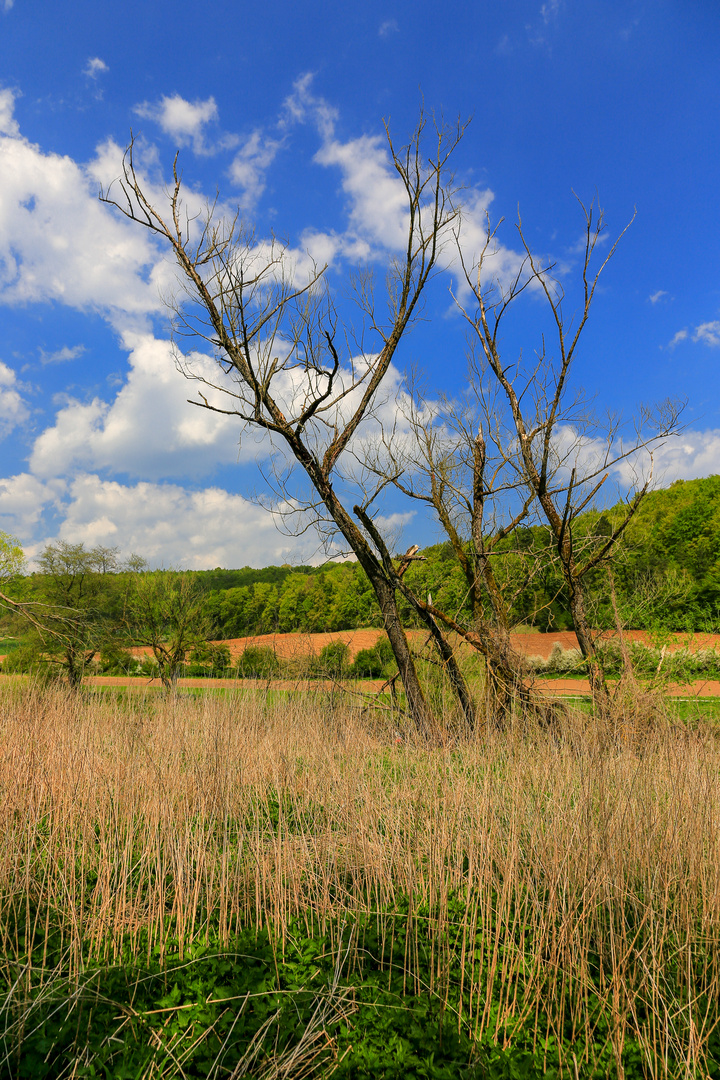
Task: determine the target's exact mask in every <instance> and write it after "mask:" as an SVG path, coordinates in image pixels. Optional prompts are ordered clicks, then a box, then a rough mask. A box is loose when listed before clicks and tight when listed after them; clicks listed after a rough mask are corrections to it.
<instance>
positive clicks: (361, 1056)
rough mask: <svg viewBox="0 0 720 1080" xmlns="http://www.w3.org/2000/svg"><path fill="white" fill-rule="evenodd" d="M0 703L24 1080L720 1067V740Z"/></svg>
mask: <svg viewBox="0 0 720 1080" xmlns="http://www.w3.org/2000/svg"><path fill="white" fill-rule="evenodd" d="M0 693H1V695H2V697H1V698H0V731H1V736H0V737H1V746H2V751H1V754H0V784H1V785H2V802H1V803H0V813H1V814H2V828H1V829H0V905H1V908H2V916H1V919H0V928H1V932H2V942H1V943H0V955H1V956H2V960H1V961H0V970H1V972H2V1013H1V1016H0V1055H1V1059H0V1075H2V1076H3V1077H17V1078H24V1077H28V1078H30V1077H32V1078H40V1077H81V1076H82V1077H86V1076H87V1077H89V1076H104V1077H118V1078H120V1077H133V1078H135V1077H147V1078H148V1080H149V1078H155V1077H157V1078H160V1077H163V1078H170V1077H173V1078H174V1077H177V1078H180V1077H187V1078H190V1077H202V1078H207V1077H212V1078H220V1077H235V1078H239V1077H243V1076H256V1077H266V1078H270V1077H277V1078H279V1077H288V1078H290V1077H311V1076H329V1075H335V1076H338V1077H358V1078H359V1077H387V1078H390V1077H393V1078H394V1077H397V1078H400V1077H438V1078H441V1077H518V1078H521V1077H536V1076H537V1077H539V1076H567V1077H595V1076H597V1077H600V1076H619V1077H622V1076H624V1077H663V1076H668V1077H675V1076H678V1077H679V1076H683V1077H696V1076H697V1077H699V1076H713V1077H714V1076H720V1030H719V1029H718V1021H719V1020H720V828H719V826H720V742H719V741H718V738H717V735H716V732H715V729H714V727H713V726H712V725H711V724H709V723H707V722H704V721H702V720H700V719H693V718H692V717H691V718H690V719H689V720H684V721H683V722H682V723H681V722H679V721H678V720H677V719H672V718H671V717H670V716H669V715H665V714H664V712H663V709H662V703H661V702H659V701H657V700H654V699H653V700H652V701H649V702H648V701H646V702H645V708H644V709H643V708H641V707H640V706H638V708H637V709H636V711H635V718H634V720H633V722H632V723H629V722H627V720H626V719H624V718H623V717H621V716H619V717H617V718H616V719H615V720H614V721H608V722H606V723H605V724H603V725H602V726H601V725H599V724H598V722H597V721H596V720H595V719H594V718H593V717H592V716H591V715H590V714H589V713H587V712H582V711H578V712H569V713H568V715H567V717H566V719H565V720H564V721H563V728H562V730H561V729H559V728H558V729H556V730H555V731H553V732H548V731H543V730H539V729H533V728H531V727H528V726H527V725H522V724H520V722H518V726H517V727H515V728H514V729H512V730H507V731H504V732H488V731H478V732H476V733H474V734H472V735H469V734H468V733H463V732H462V731H456V732H447V733H445V734H446V738H445V740H444V745H438V746H435V747H428V746H427V745H426V744H422V743H420V742H418V741H416V740H414V739H413V737H412V735H411V734H410V733H409V732H407V731H404V730H403V729H402V727H401V724H400V720H399V718H398V717H397V716H394V715H392V713H380V714H377V715H368V714H367V713H366V714H361V713H360V712H359V711H358V710H353V709H352V708H351V707H350V706H348V705H347V704H346V703H345V702H344V701H343V700H342V699H338V698H337V697H335V696H332V695H328V694H326V693H325V694H323V693H317V694H316V695H311V694H308V693H305V694H302V695H280V694H275V695H268V694H263V693H257V692H256V693H243V692H240V691H239V692H237V693H235V694H225V695H223V696H218V697H213V696H211V695H210V694H207V695H202V696H199V697H198V696H195V697H187V698H184V697H178V698H176V699H174V700H173V699H172V698H170V699H160V698H159V697H158V696H157V695H156V696H152V697H151V696H148V697H147V698H143V697H141V696H140V695H121V696H117V697H110V696H107V695H104V696H103V695H97V696H90V695H88V694H84V695H83V694H71V693H68V692H67V691H65V690H63V689H62V688H46V689H40V688H38V687H32V686H31V685H24V686H23V685H21V684H20V683H16V684H14V685H13V684H10V683H8V684H5V685H3V686H2V687H1V688H0ZM640 704H642V703H640Z"/></svg>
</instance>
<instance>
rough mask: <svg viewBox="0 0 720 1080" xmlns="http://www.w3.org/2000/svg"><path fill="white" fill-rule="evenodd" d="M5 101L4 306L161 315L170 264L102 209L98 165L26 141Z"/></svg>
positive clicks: (141, 233)
mask: <svg viewBox="0 0 720 1080" xmlns="http://www.w3.org/2000/svg"><path fill="white" fill-rule="evenodd" d="M2 101H3V103H4V107H5V112H4V116H5V121H4V126H5V134H4V135H0V302H2V303H5V304H22V303H28V302H43V301H44V302H48V301H58V302H60V303H62V304H65V305H67V306H69V307H73V308H77V309H82V310H100V311H102V312H103V314H106V315H108V314H110V315H111V316H112V314H113V313H114V314H116V315H117V316H118V317H119V316H122V317H123V318H124V319H128V318H130V317H137V316H146V315H148V314H151V313H153V312H156V311H158V310H159V309H160V308H161V306H162V305H161V303H160V299H159V295H158V291H159V286H160V282H161V280H162V271H163V266H164V264H163V259H162V256H161V255H160V253H159V251H158V249H157V247H156V245H155V244H154V243H153V242H152V240H151V238H150V237H149V235H148V234H147V231H146V230H143V229H132V228H128V227H127V223H126V222H124V221H122V220H120V219H119V218H118V217H116V216H115V215H114V214H113V213H112V212H111V211H110V210H109V208H108V207H106V206H104V205H103V204H102V203H100V202H99V201H98V198H97V181H96V176H95V173H94V169H93V167H92V164H91V166H83V165H79V164H77V163H76V162H74V161H73V160H72V159H70V158H69V157H61V156H60V155H59V154H52V153H49V154H45V153H43V152H42V151H41V150H40V148H39V147H37V146H35V145H33V144H32V143H30V142H28V141H27V140H26V139H24V138H22V137H20V136H19V135H18V134H17V131H16V130H13V128H12V118H11V114H9V113H8V106H9V105H10V104H11V101H12V98H11V97H10V98H8V96H7V92H6V93H5V96H4V98H3V99H2ZM8 120H9V121H10V122H9V124H8ZM117 165H119V158H118V160H117V164H116V168H117ZM115 175H117V172H116V174H115Z"/></svg>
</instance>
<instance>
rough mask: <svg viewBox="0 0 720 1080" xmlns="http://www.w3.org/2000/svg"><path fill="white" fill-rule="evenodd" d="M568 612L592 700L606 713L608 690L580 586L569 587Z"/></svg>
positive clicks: (608, 698)
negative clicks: (585, 665) (585, 668)
mask: <svg viewBox="0 0 720 1080" xmlns="http://www.w3.org/2000/svg"><path fill="white" fill-rule="evenodd" d="M570 613H571V615H572V619H573V627H574V629H575V635H576V637H577V639H578V645H579V646H580V652H581V653H582V654H583V657H584V659H585V662H586V664H587V671H588V681H589V682H590V693H591V695H592V699H593V702H594V703H595V706H596V708H598V709H599V710H600V712H601V713H607V712H608V710H609V708H610V691H609V690H608V685H607V680H606V679H605V672H604V671H603V668H602V665H601V663H600V661H599V659H598V654H597V649H596V647H595V638H594V636H593V633H592V627H591V626H590V622H589V620H588V617H587V610H586V608H585V596H584V590H583V589H582V588H571V590H570Z"/></svg>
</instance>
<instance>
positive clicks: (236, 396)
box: [100, 118, 463, 734]
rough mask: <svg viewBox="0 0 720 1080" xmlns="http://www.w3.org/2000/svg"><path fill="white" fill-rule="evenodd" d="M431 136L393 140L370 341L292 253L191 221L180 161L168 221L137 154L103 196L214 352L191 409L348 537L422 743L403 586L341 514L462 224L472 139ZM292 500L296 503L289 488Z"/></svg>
mask: <svg viewBox="0 0 720 1080" xmlns="http://www.w3.org/2000/svg"><path fill="white" fill-rule="evenodd" d="M425 126H426V125H425V121H424V119H423V118H421V120H420V123H419V124H418V127H417V129H416V131H415V133H414V135H413V137H412V139H411V140H410V142H409V144H408V145H407V146H406V147H404V148H402V149H396V147H395V146H394V144H393V142H392V140H391V138H390V136H389V134H388V146H389V152H390V160H391V162H392V165H393V167H394V170H395V173H396V175H397V178H398V180H399V183H400V184H401V185H402V188H403V191H404V195H405V220H406V226H407V230H406V243H405V246H404V249H403V251H402V254H401V255H398V257H397V258H396V259H393V260H392V261H391V263H390V265H389V267H388V273H387V289H386V294H385V295H386V303H385V310H384V312H381V311H380V310H379V308H378V306H377V305H376V302H375V298H374V294H373V285H372V278H371V276H370V275H365V276H362V277H360V278H358V279H357V280H356V281H354V282H353V283H352V284H353V290H352V291H353V298H354V301H355V303H356V305H357V310H358V312H359V315H360V322H361V323H362V328H361V329H360V330H356V329H355V328H353V327H351V326H349V325H343V326H339V317H338V314H337V311H336V310H335V308H334V306H333V304H332V302H331V299H330V296H329V292H328V290H327V288H326V287H325V284H324V277H323V275H324V270H323V269H322V268H313V270H312V271H311V273H310V275H309V278H308V280H307V282H305V283H304V284H300V285H298V284H296V283H295V282H294V281H293V278H292V274H291V272H290V269H289V266H288V258H289V256H288V249H287V248H286V247H285V246H284V245H282V244H279V243H278V242H277V241H273V242H272V243H269V244H263V243H260V242H257V241H256V240H255V237H254V236H253V235H252V234H251V233H247V232H245V231H243V229H242V227H241V225H240V223H239V221H238V220H237V219H235V220H234V221H225V220H222V219H221V218H219V217H218V216H217V214H216V212H215V209H214V208H210V210H209V211H208V214H207V216H206V218H205V220H204V221H203V222H201V223H198V222H191V221H189V220H188V219H187V217H186V216H185V214H184V212H183V207H182V198H181V188H182V184H181V178H180V175H179V173H178V170H177V157H176V159H175V165H174V169H173V175H174V184H173V187H172V190H171V191H170V192H169V193H168V204H167V206H166V207H165V208H160V209H159V208H157V207H156V206H154V205H152V203H151V202H150V200H149V198H148V196H147V195H146V193H145V190H144V188H143V184H142V182H141V180H140V177H139V176H138V173H137V170H136V167H135V163H134V159H133V144H132V142H131V144H130V146H129V148H128V150H127V152H126V154H125V158H124V167H123V175H122V177H121V178H120V180H119V181H118V182H117V183H118V185H119V189H118V190H117V193H116V194H114V193H113V191H112V190H110V191H104V192H101V196H100V197H101V199H103V201H105V202H108V203H111V204H112V205H114V206H115V207H117V208H118V209H119V210H121V211H122V213H123V214H125V215H126V216H127V217H128V218H130V219H131V220H132V221H134V222H137V223H139V224H141V225H143V226H145V227H146V228H147V229H149V230H150V231H151V232H152V233H154V234H156V235H157V236H159V237H160V238H161V240H162V241H164V242H166V243H167V244H168V245H169V246H170V249H171V250H172V252H173V253H174V256H175V259H176V260H177V264H178V266H179V268H180V271H181V277H182V279H183V281H184V284H185V292H184V296H183V298H182V300H181V301H180V302H176V303H175V305H174V315H175V332H176V335H177V334H181V333H184V334H191V335H194V336H199V337H201V338H203V339H204V340H205V341H207V342H210V343H211V344H212V345H213V347H214V348H215V350H216V359H217V364H218V377H217V379H211V380H208V379H207V378H205V377H201V376H200V375H199V374H198V372H197V370H196V369H193V368H192V367H191V366H190V365H188V364H187V363H186V362H184V361H182V360H181V367H182V370H183V371H184V373H185V374H186V375H187V376H188V377H190V378H197V379H199V381H200V383H201V384H202V385H201V389H200V390H199V393H198V397H197V398H196V399H194V400H193V401H192V404H195V405H198V406H200V407H201V408H205V409H209V410H211V411H213V412H217V413H224V414H229V415H232V416H235V417H237V419H238V422H239V423H240V424H241V425H243V426H245V427H250V428H257V429H260V430H261V431H264V432H266V433H267V434H268V435H269V437H270V438H271V439H273V440H275V441H276V443H277V444H278V446H279V447H280V448H282V453H283V454H284V459H285V460H287V461H289V462H291V463H292V465H293V466H299V467H300V470H301V472H302V474H303V475H304V477H305V478H306V481H308V482H309V487H308V491H309V493H310V494H305V495H303V496H301V497H299V498H298V497H297V496H295V502H294V505H296V506H299V507H301V508H302V509H303V511H304V514H305V516H304V519H303V520H304V522H305V523H307V521H308V520H311V521H313V522H315V523H320V524H322V523H323V522H325V523H329V526H330V529H331V530H333V531H334V533H338V532H339V533H340V534H341V535H342V537H343V538H344V540H345V543H346V544H347V545H348V546H349V548H350V550H351V551H352V552H353V553H354V554H355V556H356V557H357V559H358V561H359V563H360V565H361V566H362V568H363V570H364V571H365V573H366V574H367V576H368V578H369V580H370V582H371V584H372V587H373V590H374V592H375V595H376V597H377V599H378V603H379V605H380V610H381V612H382V615H383V619H384V622H385V629H386V631H387V634H388V638H389V640H390V644H391V646H392V649H393V653H394V655H395V659H396V661H397V664H398V668H399V672H400V676H401V679H402V682H403V686H404V689H405V693H406V698H407V704H408V709H409V712H410V714H411V716H412V718H413V720H414V722H415V724H416V725H417V728H418V730H419V731H421V732H423V733H425V734H428V733H430V732H431V731H432V729H433V728H434V727H435V722H434V718H433V716H432V714H431V710H430V708H429V706H428V703H427V701H426V699H425V696H424V693H423V690H422V687H421V684H420V680H419V678H418V674H417V670H416V666H415V663H414V660H413V656H412V653H411V651H410V648H409V645H408V642H407V639H406V636H405V633H404V630H403V627H402V625H401V621H400V617H399V613H398V606H397V595H396V594H397V581H396V579H395V576H394V575H393V574H392V573H390V572H389V571H388V569H387V567H386V566H385V565H384V563H383V560H382V558H381V557H380V556H379V554H378V553H377V552H376V551H375V550H374V546H373V543H372V542H371V537H370V536H369V533H368V531H367V522H363V519H362V518H360V524H358V522H357V521H356V520H354V519H353V517H352V516H351V514H350V512H349V511H348V509H347V508H346V505H345V501H344V500H345V498H346V496H345V495H344V492H345V491H347V489H348V485H349V484H350V483H351V482H352V480H353V476H352V461H353V460H354V457H353V448H354V446H355V445H356V444H357V442H358V440H359V439H360V438H361V437H362V434H363V431H362V430H361V428H363V425H365V430H366V429H367V425H368V423H369V422H370V421H371V420H372V419H373V416H374V413H375V410H376V408H377V407H378V403H379V401H380V396H381V394H382V392H383V383H384V381H385V379H386V375H387V373H388V370H389V368H390V365H391V363H392V361H393V358H394V357H395V355H396V352H397V349H398V346H399V344H400V342H401V339H402V337H403V335H404V334H405V332H406V331H407V329H408V327H409V326H410V324H411V322H412V321H413V319H414V318H415V316H416V315H417V312H418V305H419V302H420V299H421V296H422V294H423V291H424V289H425V288H426V286H427V284H428V282H429V280H430V279H431V277H432V275H433V274H434V272H435V271H436V268H437V264H438V258H439V255H440V252H441V248H442V245H443V243H444V242H446V241H449V240H450V239H451V234H452V227H453V223H454V222H455V221H456V219H457V215H458V211H457V208H456V205H455V201H454V190H453V181H452V177H451V175H450V174H449V172H448V161H449V158H450V156H451V154H452V153H453V151H454V149H455V147H456V146H457V144H458V142H459V140H460V138H461V137H462V134H463V129H462V128H461V127H460V126H458V127H457V128H454V129H451V130H448V129H447V128H445V127H436V129H435V140H434V154H433V155H430V156H426V155H425V153H424V151H423V139H424V133H425ZM351 345H352V348H351ZM343 357H344V359H343ZM345 462H349V463H350V464H349V466H348V468H344V465H345ZM282 488H283V491H284V492H285V493H287V488H286V487H285V485H284V481H283V485H282ZM363 526H364V527H363Z"/></svg>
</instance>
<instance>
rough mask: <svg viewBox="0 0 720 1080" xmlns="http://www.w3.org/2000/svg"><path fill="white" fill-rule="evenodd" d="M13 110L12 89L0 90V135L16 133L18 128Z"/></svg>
mask: <svg viewBox="0 0 720 1080" xmlns="http://www.w3.org/2000/svg"><path fill="white" fill-rule="evenodd" d="M14 111H15V94H14V93H13V92H12V90H7V89H5V90H0V135H12V136H15V135H18V134H19V133H20V128H19V127H18V123H17V120H15V118H14V116H13V113H14Z"/></svg>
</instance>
